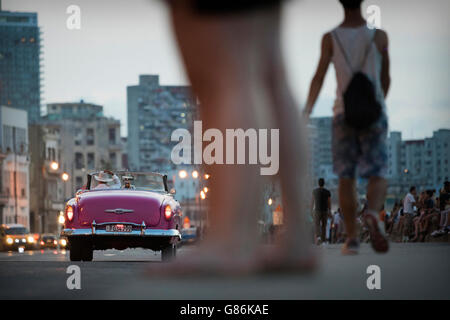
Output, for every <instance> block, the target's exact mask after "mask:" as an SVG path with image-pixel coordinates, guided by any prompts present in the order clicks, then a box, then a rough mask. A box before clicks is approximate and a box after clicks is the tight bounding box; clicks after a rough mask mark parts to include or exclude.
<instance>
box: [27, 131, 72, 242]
mask: <svg viewBox="0 0 450 320" xmlns="http://www.w3.org/2000/svg"><path fill="white" fill-rule="evenodd" d="M29 141H30V186H31V189H32V190H33V192H32V193H31V194H30V230H31V231H32V232H36V233H56V232H57V230H58V220H57V219H58V216H59V214H60V212H61V211H63V210H64V197H63V184H64V183H65V182H64V181H63V179H62V174H63V171H62V169H61V165H60V163H61V148H60V139H59V134H57V133H56V131H55V130H54V129H52V128H48V127H46V126H44V125H40V124H34V125H30V126H29Z"/></svg>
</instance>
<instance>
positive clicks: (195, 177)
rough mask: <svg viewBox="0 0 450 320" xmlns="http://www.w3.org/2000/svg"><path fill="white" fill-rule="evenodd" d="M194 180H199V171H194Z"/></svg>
mask: <svg viewBox="0 0 450 320" xmlns="http://www.w3.org/2000/svg"><path fill="white" fill-rule="evenodd" d="M192 178H194V179H197V178H198V171H197V170H194V171H192Z"/></svg>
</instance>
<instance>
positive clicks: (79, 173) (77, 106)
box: [41, 101, 123, 199]
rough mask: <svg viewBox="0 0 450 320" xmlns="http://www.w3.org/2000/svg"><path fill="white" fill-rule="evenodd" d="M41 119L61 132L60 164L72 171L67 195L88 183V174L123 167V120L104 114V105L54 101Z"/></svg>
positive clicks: (66, 189)
mask: <svg viewBox="0 0 450 320" xmlns="http://www.w3.org/2000/svg"><path fill="white" fill-rule="evenodd" d="M41 123H42V124H43V125H44V126H45V127H46V128H47V130H49V131H51V132H53V133H54V134H56V135H58V136H59V146H60V157H59V158H60V168H61V170H62V171H63V172H66V173H67V174H68V175H69V179H68V181H66V183H64V184H63V195H64V198H66V199H67V198H69V197H71V196H73V195H74V193H75V191H76V190H78V189H80V188H81V187H82V186H83V185H85V184H86V175H87V174H88V173H89V172H94V171H99V170H105V169H109V170H119V169H123V165H122V152H123V145H122V140H121V138H120V120H116V119H113V118H108V117H105V116H104V115H103V107H102V106H99V105H95V104H90V103H85V102H84V101H80V102H79V103H50V104H47V114H46V115H45V116H44V117H42V121H41Z"/></svg>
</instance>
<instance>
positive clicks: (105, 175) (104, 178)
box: [94, 170, 121, 190]
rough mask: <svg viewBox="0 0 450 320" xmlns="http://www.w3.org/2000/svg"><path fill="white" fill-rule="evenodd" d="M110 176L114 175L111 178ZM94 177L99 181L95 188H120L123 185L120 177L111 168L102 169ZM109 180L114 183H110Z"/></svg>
mask: <svg viewBox="0 0 450 320" xmlns="http://www.w3.org/2000/svg"><path fill="white" fill-rule="evenodd" d="M110 176H112V178H110ZM94 179H95V180H97V182H98V185H97V186H95V188H94V190H101V189H120V186H121V184H120V179H119V177H118V176H116V175H115V174H114V172H112V171H111V170H103V171H100V172H99V173H98V174H97V175H95V176H94ZM109 182H114V183H113V184H111V185H108V183H109Z"/></svg>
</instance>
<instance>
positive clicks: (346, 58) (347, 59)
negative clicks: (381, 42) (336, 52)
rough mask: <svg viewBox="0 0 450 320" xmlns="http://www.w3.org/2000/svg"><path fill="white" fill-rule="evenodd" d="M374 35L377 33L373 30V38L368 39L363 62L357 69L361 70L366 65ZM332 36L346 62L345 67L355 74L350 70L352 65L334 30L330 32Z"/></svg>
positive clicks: (353, 71)
mask: <svg viewBox="0 0 450 320" xmlns="http://www.w3.org/2000/svg"><path fill="white" fill-rule="evenodd" d="M376 33H377V31H376V29H375V32H374V33H373V36H371V37H370V40H369V43H368V45H367V46H366V49H365V51H364V58H363V61H362V65H361V67H360V68H359V69H362V67H363V66H364V64H365V63H366V60H367V56H368V55H369V51H370V46H371V45H372V41H373V40H374V39H375V34H376ZM332 34H333V35H334V38H335V39H336V42H337V44H338V46H339V48H340V49H341V52H342V54H343V55H344V59H345V62H347V65H348V67H349V68H350V70H351V71H352V73H355V70H354V69H353V68H352V64H351V63H350V59H349V58H348V56H347V53H346V51H345V49H344V46H343V45H342V43H341V41H340V40H339V36H338V34H337V32H336V29H335V30H333V31H332Z"/></svg>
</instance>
